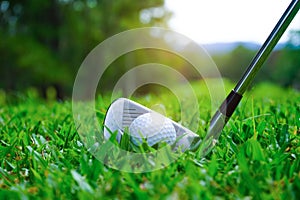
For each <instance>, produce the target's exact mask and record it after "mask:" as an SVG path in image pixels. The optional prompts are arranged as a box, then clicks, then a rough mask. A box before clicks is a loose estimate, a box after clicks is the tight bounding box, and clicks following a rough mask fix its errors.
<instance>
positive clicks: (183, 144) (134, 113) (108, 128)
mask: <svg viewBox="0 0 300 200" xmlns="http://www.w3.org/2000/svg"><path fill="white" fill-rule="evenodd" d="M145 113H156V112H155V111H153V110H150V109H149V108H147V107H145V106H143V105H140V104H138V103H136V102H134V101H131V100H129V99H126V98H119V99H117V100H115V101H114V102H112V104H111V105H110V107H109V109H108V111H107V113H106V116H105V120H104V137H105V139H109V138H110V136H111V132H115V131H117V132H118V133H117V140H118V142H120V140H121V137H122V134H123V132H124V130H125V128H126V127H129V126H130V124H131V123H132V122H133V121H134V120H135V119H136V118H137V117H139V116H140V115H143V114H145ZM171 121H172V120H171ZM172 125H173V126H174V128H175V131H176V143H175V145H174V149H178V148H180V149H181V150H182V151H185V150H187V149H190V148H191V145H192V146H194V144H195V142H196V143H200V138H199V136H198V135H197V134H196V133H194V132H192V131H191V130H189V129H187V128H185V127H183V126H181V125H180V124H178V123H176V122H174V121H172Z"/></svg>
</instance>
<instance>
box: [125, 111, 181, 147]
mask: <svg viewBox="0 0 300 200" xmlns="http://www.w3.org/2000/svg"><path fill="white" fill-rule="evenodd" d="M129 133H130V134H131V140H132V142H133V143H134V144H135V145H137V146H139V145H140V144H142V142H143V140H144V141H147V143H148V145H149V146H153V145H154V144H157V143H158V142H162V141H164V142H166V143H167V144H170V145H171V144H173V143H174V142H175V140H176V131H175V128H174V126H173V124H172V121H171V120H170V119H168V118H166V117H164V116H163V115H161V114H158V113H146V114H143V115H140V116H139V117H137V118H136V119H135V120H134V121H133V122H132V123H131V125H130V126H129Z"/></svg>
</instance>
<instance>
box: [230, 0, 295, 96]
mask: <svg viewBox="0 0 300 200" xmlns="http://www.w3.org/2000/svg"><path fill="white" fill-rule="evenodd" d="M299 7H300V0H293V1H292V2H291V3H290V5H289V6H288V8H287V9H286V11H285V12H284V14H283V15H282V17H281V18H280V19H279V21H278V22H277V24H276V26H275V27H274V29H273V31H272V32H271V34H270V35H269V37H268V38H267V40H266V41H265V43H264V44H263V45H262V47H261V48H260V50H259V51H258V53H257V54H256V56H255V57H254V58H253V60H252V62H251V63H250V65H249V67H248V68H247V70H246V71H245V73H244V75H243V77H242V78H241V80H240V81H239V82H238V84H237V85H236V87H235V88H234V91H235V92H237V93H239V94H240V95H243V94H244V92H245V91H246V89H247V87H248V86H249V85H250V84H251V82H252V80H253V79H254V77H255V75H256V74H257V72H258V71H259V69H260V68H261V66H262V65H263V63H264V62H265V60H266V59H267V58H268V56H269V54H270V53H271V51H272V50H273V48H274V47H275V45H276V44H277V42H278V41H279V39H280V38H281V36H282V34H283V33H284V32H285V30H286V29H287V27H288V26H289V24H290V23H291V21H292V20H293V18H294V17H295V15H296V14H297V12H298V10H299Z"/></svg>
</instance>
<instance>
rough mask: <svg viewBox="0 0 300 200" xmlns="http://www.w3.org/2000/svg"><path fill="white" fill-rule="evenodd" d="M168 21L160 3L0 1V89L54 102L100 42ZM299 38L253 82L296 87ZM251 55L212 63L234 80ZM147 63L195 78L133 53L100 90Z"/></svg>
mask: <svg viewBox="0 0 300 200" xmlns="http://www.w3.org/2000/svg"><path fill="white" fill-rule="evenodd" d="M170 17H171V13H170V12H169V11H168V10H166V9H165V8H164V1H163V0H147V1H130V0H115V1H109V0H102V1H97V0H47V1H38V0H10V1H7V0H5V1H0V37H1V40H0V55H1V57H0V64H1V68H0V74H1V79H0V88H2V89H4V90H5V91H15V90H24V89H28V88H32V87H34V88H38V89H39V91H40V94H41V95H42V96H43V97H45V96H46V95H47V91H48V90H49V88H50V89H52V90H50V91H53V92H54V93H55V94H54V95H56V96H57V97H58V98H63V97H66V96H69V95H70V93H71V88H72V85H73V82H74V78H75V75H76V73H77V70H78V68H79V66H80V64H81V62H82V61H83V59H84V58H85V56H86V55H87V54H88V52H90V51H91V50H92V49H93V48H94V47H95V46H96V45H98V44H99V43H100V42H101V41H103V40H105V39H106V38H108V37H110V36H112V35H114V34H117V33H119V32H121V31H124V30H128V29H132V28H138V27H146V26H160V27H167V22H168V19H169V18H170ZM195 28H196V27H195ZM299 37H300V34H299V32H294V33H292V34H291V37H290V38H291V39H290V41H289V43H287V44H286V45H285V46H284V48H281V49H279V50H277V51H276V52H274V53H273V54H272V56H271V58H270V60H269V61H268V62H267V63H266V65H267V66H265V67H264V69H263V72H262V73H260V74H259V76H260V77H258V80H269V81H273V82H276V83H279V84H281V85H283V86H293V87H296V88H299V87H300V86H299V80H300V70H299V69H300V67H299V65H300V61H299V59H300V56H299V53H300V48H299V44H300V43H299ZM187 50H188V49H187ZM255 51H256V50H254V49H253V48H252V49H251V48H248V47H246V46H244V45H238V46H237V47H235V48H234V49H233V50H232V51H229V52H223V53H218V54H214V55H213V58H214V60H215V62H216V64H217V66H218V67H219V69H220V71H221V72H222V74H223V75H224V76H226V77H228V78H231V79H233V80H237V79H238V78H239V77H240V74H241V73H242V72H243V70H244V69H245V68H246V66H247V65H248V63H249V62H250V60H251V58H252V56H253V55H254V54H255ZM153 60H154V61H156V62H160V63H163V64H167V65H169V66H173V67H175V68H176V69H178V70H181V73H183V74H184V75H185V76H186V77H187V78H189V79H195V78H199V77H195V76H194V73H193V71H191V70H190V69H189V68H190V67H189V66H187V63H185V62H184V61H183V60H182V59H180V58H178V57H177V58H176V57H174V55H169V54H166V53H163V52H159V51H156V52H135V53H132V54H131V55H126V56H123V57H120V58H119V59H118V60H117V61H116V62H114V63H113V64H112V65H113V66H111V67H110V68H109V71H108V72H107V73H106V75H105V77H104V80H102V81H103V82H104V83H105V84H104V85H105V87H104V88H102V89H104V90H105V89H109V88H106V86H107V87H109V86H110V85H111V82H113V80H116V79H117V78H118V77H119V76H120V75H121V74H123V73H124V72H126V71H127V70H128V69H130V68H131V67H134V66H136V65H138V64H142V63H148V62H153ZM283 63H284V64H283Z"/></svg>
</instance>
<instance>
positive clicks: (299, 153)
mask: <svg viewBox="0 0 300 200" xmlns="http://www.w3.org/2000/svg"><path fill="white" fill-rule="evenodd" d="M197 87H201V85H200V84H199V83H195V88H197ZM230 87H231V85H230V84H229V87H228V88H230ZM198 91H199V90H198ZM1 95H2V96H1ZM1 95H0V96H1V98H0V99H1V101H0V105H1V107H0V143H1V146H0V158H1V159H0V160H1V165H0V197H1V199H57V198H59V199H87V198H90V199H300V192H299V191H300V158H299V157H300V142H299V139H300V136H299V135H300V93H299V92H296V91H294V90H291V89H290V90H283V89H281V88H278V87H276V86H274V85H270V84H260V85H258V86H257V87H255V88H253V89H252V90H250V91H249V92H248V93H247V94H246V95H245V97H244V99H243V100H242V102H241V104H240V106H239V107H238V109H237V110H236V112H235V113H234V115H233V116H232V119H231V120H230V121H229V123H228V125H227V126H226V127H225V128H224V130H223V132H222V135H221V137H220V139H219V142H218V143H217V146H216V147H215V148H214V149H213V151H212V152H211V153H210V154H209V155H207V156H206V157H205V158H204V159H203V158H199V157H197V154H196V153H192V152H187V153H185V154H183V155H182V156H180V157H179V159H178V160H177V161H176V162H174V163H172V164H171V165H169V166H168V167H166V168H164V169H161V170H157V171H154V172H149V173H137V174H135V173H125V172H121V171H118V170H114V169H110V168H109V167H107V166H105V165H103V164H102V163H101V162H100V161H98V160H97V159H95V158H94V157H93V156H92V155H91V154H90V153H89V152H88V151H87V149H86V148H85V147H84V146H83V142H82V141H81V140H80V137H79V136H78V134H77V132H76V128H77V127H75V125H74V122H73V118H72V110H71V109H72V105H71V102H70V101H66V102H53V101H50V102H47V101H41V100H39V99H38V98H36V97H34V96H33V97H32V96H30V95H25V96H19V97H17V98H16V99H14V100H11V98H9V97H6V98H5V96H4V95H5V94H3V93H1ZM197 95H198V98H199V102H200V106H201V110H200V112H201V116H200V119H199V123H201V124H202V126H203V128H202V129H201V128H200V130H199V134H201V131H203V130H204V129H205V128H207V125H208V122H209V118H210V105H209V103H210V102H209V101H208V100H207V97H208V96H207V94H200V93H199V94H197ZM170 96H171V94H168V93H167V92H165V93H164V94H162V95H161V96H157V95H147V96H144V97H136V99H137V100H138V101H139V102H140V103H143V104H144V105H146V106H151V105H153V104H155V103H163V104H165V106H166V111H167V115H168V116H170V117H172V118H173V119H175V120H177V119H178V105H177V104H178V102H176V101H175V100H174V101H170V99H172V98H170ZM109 103H110V102H109V100H108V98H107V97H103V98H98V100H97V104H96V105H98V106H97V109H99V110H97V111H98V112H97V113H98V117H99V123H100V124H101V122H102V121H103V117H104V113H105V111H106V109H107V107H108V105H109Z"/></svg>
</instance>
